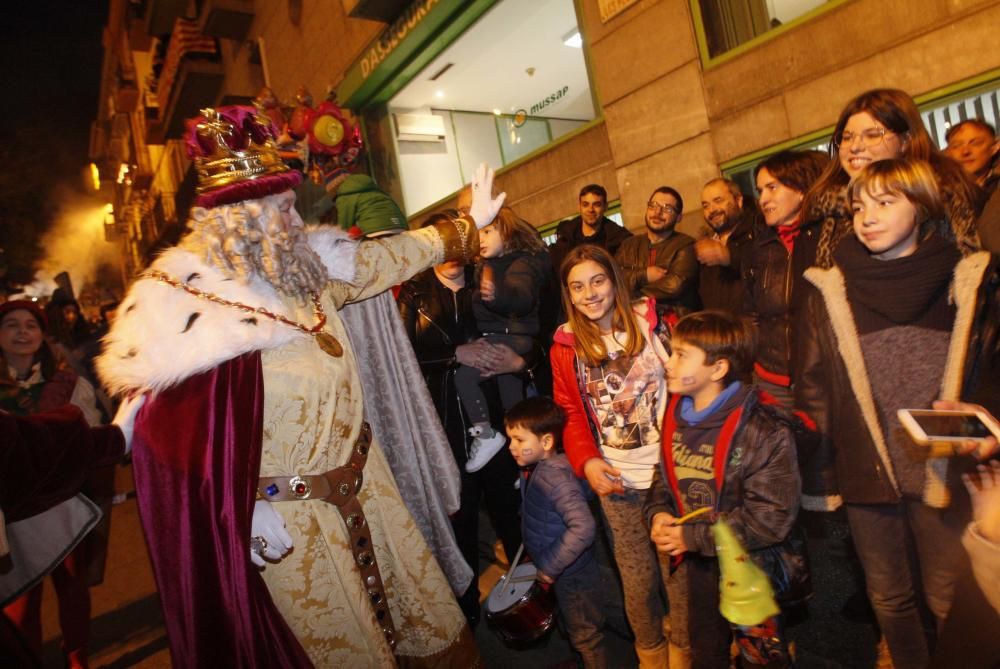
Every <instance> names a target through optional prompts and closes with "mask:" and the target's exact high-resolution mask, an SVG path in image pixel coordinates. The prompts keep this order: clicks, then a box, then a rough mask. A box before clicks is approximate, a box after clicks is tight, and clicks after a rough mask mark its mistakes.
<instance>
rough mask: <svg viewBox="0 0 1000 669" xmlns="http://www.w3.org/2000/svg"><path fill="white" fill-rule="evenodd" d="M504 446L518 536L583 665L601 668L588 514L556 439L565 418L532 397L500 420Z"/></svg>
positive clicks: (604, 662) (601, 623)
mask: <svg viewBox="0 0 1000 669" xmlns="http://www.w3.org/2000/svg"><path fill="white" fill-rule="evenodd" d="M504 423H505V426H506V428H507V436H508V437H510V452H511V455H513V456H514V460H516V461H517V464H518V466H519V467H521V498H522V504H521V534H522V536H523V538H524V548H525V550H526V551H527V552H528V554H529V555H530V556H531V559H532V560H533V562H534V564H535V567H536V568H537V570H538V573H537V578H538V580H539V581H541V582H542V583H544V584H554V585H553V587H554V588H555V592H556V601H557V602H558V605H559V615H560V616H562V619H563V623H564V624H565V626H566V631H567V633H568V634H569V640H570V644H571V645H572V646H573V649H574V650H576V651H577V652H578V653H580V655H581V656H582V657H583V664H584V666H585V667H587V669H591V668H595V667H599V668H601V669H603V668H604V667H606V666H607V651H606V648H605V645H604V612H603V611H602V610H601V605H600V595H599V591H598V588H599V584H600V582H601V576H600V573H599V571H598V568H597V561H596V560H594V551H593V544H594V532H595V523H594V517H593V516H592V515H591V513H590V508H589V507H588V506H587V499H586V497H585V495H584V492H583V488H582V487H581V484H580V481H579V480H578V479H577V478H576V476H575V475H574V474H573V468H572V467H571V466H570V464H569V461H568V460H567V459H566V456H565V455H564V454H563V453H562V452H561V451H562V449H561V447H560V443H559V439H560V436H561V435H562V431H563V426H564V425H565V423H566V417H565V416H564V415H563V412H562V410H561V409H560V408H559V407H558V406H557V405H556V404H555V402H553V401H552V400H551V399H549V398H547V397H532V398H529V399H526V400H524V401H523V402H519V403H518V404H516V405H515V406H514V407H513V408H511V409H510V410H509V411H508V412H507V415H506V417H505V419H504Z"/></svg>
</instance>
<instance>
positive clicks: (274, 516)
mask: <svg viewBox="0 0 1000 669" xmlns="http://www.w3.org/2000/svg"><path fill="white" fill-rule="evenodd" d="M290 550H292V536H291V535H290V534H289V533H288V530H286V529H285V519H284V518H282V517H281V514H280V513H278V512H277V511H275V510H274V507H273V506H271V503H270V502H268V501H267V500H266V499H259V500H257V501H256V503H254V505H253V520H252V521H251V523H250V561H251V562H253V563H254V564H255V565H257V566H258V567H263V566H264V565H265V562H264V558H267V559H268V560H271V561H273V562H277V561H278V560H280V559H281V558H282V557H283V556H284V555H285V553H287V552H288V551H290Z"/></svg>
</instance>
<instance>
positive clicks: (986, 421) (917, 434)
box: [896, 409, 1000, 458]
mask: <svg viewBox="0 0 1000 669" xmlns="http://www.w3.org/2000/svg"><path fill="white" fill-rule="evenodd" d="M896 415H897V416H899V422H900V423H901V424H902V425H903V428H904V429H905V430H906V431H907V432H908V433H909V435H910V437H911V438H912V439H913V441H914V442H916V443H917V444H918V445H920V446H925V447H927V448H929V449H930V452H929V453H928V454H927V457H931V458H942V457H948V456H949V455H955V452H956V448H957V447H959V446H961V445H962V444H964V443H965V442H966V441H969V440H970V439H971V440H984V439H986V438H987V437H989V436H990V435H992V436H994V437H996V438H997V439H1000V423H997V419H996V418H994V417H993V415H992V414H990V413H989V412H988V411H986V410H985V409H983V410H978V411H939V410H935V409H900V410H899V411H898V412H897V414H896Z"/></svg>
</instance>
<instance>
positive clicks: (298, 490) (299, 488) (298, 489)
mask: <svg viewBox="0 0 1000 669" xmlns="http://www.w3.org/2000/svg"><path fill="white" fill-rule="evenodd" d="M305 492H306V484H305V483H297V484H295V494H296V495H304V494H305Z"/></svg>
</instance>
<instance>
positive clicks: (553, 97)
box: [528, 86, 569, 116]
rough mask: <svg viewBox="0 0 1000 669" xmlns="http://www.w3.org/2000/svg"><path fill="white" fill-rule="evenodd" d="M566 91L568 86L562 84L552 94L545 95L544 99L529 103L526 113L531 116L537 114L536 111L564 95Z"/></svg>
mask: <svg viewBox="0 0 1000 669" xmlns="http://www.w3.org/2000/svg"><path fill="white" fill-rule="evenodd" d="M568 92H569V86H563V87H562V88H560V89H559V90H558V91H556V92H555V93H553V94H552V95H549V96H546V97H545V99H544V100H539V101H538V102H536V103H535V104H533V105H531V110H530V111H529V112H528V113H529V114H531V115H532V116H537V115H538V112H540V111H542V110H543V109H545V108H546V107H548V106H549V105H552V104H555V103H556V102H558V101H559V100H562V99H563V98H564V97H566V93H568Z"/></svg>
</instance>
